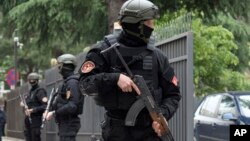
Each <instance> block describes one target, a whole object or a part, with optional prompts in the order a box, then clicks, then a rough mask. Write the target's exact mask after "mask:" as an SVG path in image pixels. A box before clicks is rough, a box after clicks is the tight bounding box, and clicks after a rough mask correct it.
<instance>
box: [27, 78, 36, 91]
mask: <svg viewBox="0 0 250 141" xmlns="http://www.w3.org/2000/svg"><path fill="white" fill-rule="evenodd" d="M29 83H30V85H31V89H32V90H33V89H36V88H37V87H38V80H32V81H31V80H29Z"/></svg>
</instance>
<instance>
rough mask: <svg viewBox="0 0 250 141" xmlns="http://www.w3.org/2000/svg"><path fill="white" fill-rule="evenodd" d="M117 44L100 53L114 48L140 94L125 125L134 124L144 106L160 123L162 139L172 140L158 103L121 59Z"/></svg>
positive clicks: (144, 83) (153, 118)
mask: <svg viewBox="0 0 250 141" xmlns="http://www.w3.org/2000/svg"><path fill="white" fill-rule="evenodd" d="M117 46H120V45H119V43H114V44H113V45H111V46H110V47H109V48H107V49H105V50H103V51H101V54H103V53H105V52H108V51H110V50H114V51H115V52H116V54H117V56H118V57H119V59H120V61H121V63H122V65H123V66H124V68H125V69H126V71H127V73H128V75H129V77H130V78H131V79H132V80H133V82H134V83H135V84H136V85H137V87H138V88H139V90H140V92H141V94H140V95H139V97H138V100H137V101H136V102H135V103H134V104H133V105H132V106H131V108H130V109H129V111H128V113H127V116H126V119H125V125H126V126H134V125H135V120H136V118H137V116H138V114H139V113H140V111H141V110H142V109H143V108H144V107H146V108H147V110H148V111H149V114H150V116H151V118H152V120H153V121H157V122H158V123H159V124H160V129H161V131H162V132H161V133H162V136H161V138H162V140H164V141H165V140H167V141H174V138H173V136H172V134H171V132H170V130H169V128H168V124H167V121H166V119H165V118H164V116H163V114H162V113H161V112H160V110H159V107H158V105H157V104H156V103H155V100H154V98H153V96H152V94H151V93H150V91H149V88H148V86H147V84H146V82H145V80H144V78H143V77H142V76H140V75H133V73H132V72H131V70H130V69H129V67H128V65H127V64H126V62H125V60H124V59H123V57H122V55H121V53H120V52H119V50H118V49H117Z"/></svg>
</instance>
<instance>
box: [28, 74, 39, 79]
mask: <svg viewBox="0 0 250 141" xmlns="http://www.w3.org/2000/svg"><path fill="white" fill-rule="evenodd" d="M38 79H39V75H38V73H36V72H32V73H30V74H29V75H28V80H38Z"/></svg>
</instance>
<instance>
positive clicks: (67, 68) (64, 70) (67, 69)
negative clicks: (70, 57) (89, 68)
mask: <svg viewBox="0 0 250 141" xmlns="http://www.w3.org/2000/svg"><path fill="white" fill-rule="evenodd" d="M74 70H75V67H74V65H72V64H63V66H62V67H61V68H60V69H59V73H60V74H61V75H62V76H63V78H64V79H66V78H67V77H69V76H71V75H73V74H74Z"/></svg>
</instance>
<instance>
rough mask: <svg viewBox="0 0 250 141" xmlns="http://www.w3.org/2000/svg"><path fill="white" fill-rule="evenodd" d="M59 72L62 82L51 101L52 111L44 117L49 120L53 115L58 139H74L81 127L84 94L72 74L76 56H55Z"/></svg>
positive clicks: (66, 140)
mask: <svg viewBox="0 0 250 141" xmlns="http://www.w3.org/2000/svg"><path fill="white" fill-rule="evenodd" d="M57 62H58V69H59V73H60V74H61V75H62V77H63V84H62V85H61V86H60V87H59V90H58V95H57V97H56V98H55V100H54V103H53V111H50V112H49V113H48V115H47V117H46V119H47V120H50V119H51V118H52V116H53V115H55V117H56V122H57V123H58V128H59V137H60V141H75V138H76V135H77V133H78V131H79V129H80V127H81V123H80V118H79V117H78V115H79V114H82V109H83V100H84V96H83V95H81V93H80V89H79V87H78V82H79V81H78V80H79V77H78V76H77V75H74V70H75V67H76V66H77V63H76V57H75V56H73V55H71V54H63V55H61V56H59V57H58V58H57Z"/></svg>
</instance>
